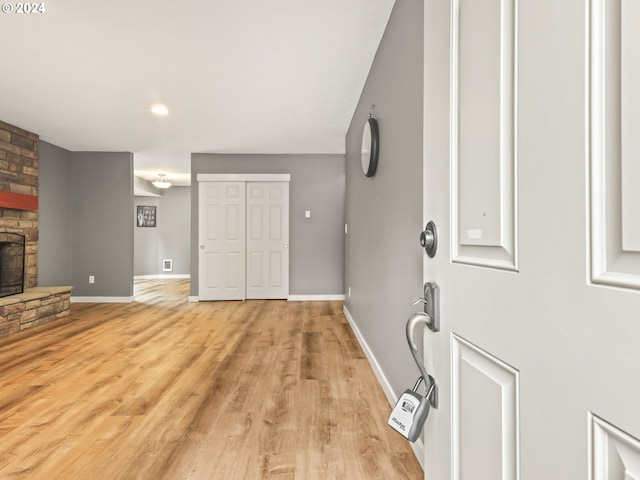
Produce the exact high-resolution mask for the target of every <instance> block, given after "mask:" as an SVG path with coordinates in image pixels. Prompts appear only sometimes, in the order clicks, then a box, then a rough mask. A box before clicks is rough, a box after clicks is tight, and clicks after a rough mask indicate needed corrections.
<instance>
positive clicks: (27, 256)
mask: <svg viewBox="0 0 640 480" xmlns="http://www.w3.org/2000/svg"><path fill="white" fill-rule="evenodd" d="M38 141H39V138H38V135H36V134H35V133H31V132H28V131H26V130H23V129H21V128H17V127H14V126H13V125H9V124H7V123H4V122H1V121H0V257H2V256H3V254H4V253H6V255H7V257H13V258H12V259H11V260H7V262H9V263H8V264H7V266H5V264H4V260H0V262H2V263H0V269H2V270H1V271H0V337H3V336H6V335H10V334H12V333H15V332H18V331H21V330H24V329H26V328H29V327H32V326H35V325H39V324H41V323H46V322H49V321H51V320H55V319H57V318H62V317H64V316H66V315H68V314H69V303H70V296H71V287H38V285H37V283H38V171H39V161H40V158H39V150H38ZM20 238H21V239H22V240H21V244H22V245H21V247H17V246H16V239H20ZM17 243H20V241H18V242H17ZM19 250H21V253H18V251H19ZM20 255H22V256H23V259H22V285H20V286H19V287H18V285H17V284H18V281H17V280H16V278H17V275H18V272H17V270H19V266H18V264H19V260H18V259H17V257H19V256H20ZM5 272H6V275H7V276H8V277H7V278H9V279H8V280H7V283H8V284H10V285H8V286H3V274H5Z"/></svg>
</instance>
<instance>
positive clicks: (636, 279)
mask: <svg viewBox="0 0 640 480" xmlns="http://www.w3.org/2000/svg"><path fill="white" fill-rule="evenodd" d="M593 12H594V20H593V22H592V36H593V47H592V48H593V51H592V62H591V78H592V88H591V102H592V114H591V128H592V136H591V148H592V154H591V168H592V171H593V176H592V184H591V186H592V192H593V200H592V201H593V203H592V236H593V245H592V253H591V258H592V263H593V272H592V275H593V281H594V282H596V283H601V284H606V285H617V286H623V287H625V286H626V287H632V288H640V276H639V275H638V272H640V208H638V205H640V190H639V189H638V185H640V162H638V157H639V156H640V136H639V135H638V131H639V129H640V108H638V105H640V83H639V82H640V57H639V56H638V42H639V41H640V34H639V33H638V26H639V25H640V22H639V21H638V19H639V18H640V7H638V2H633V1H622V0H609V1H605V0H594V1H593Z"/></svg>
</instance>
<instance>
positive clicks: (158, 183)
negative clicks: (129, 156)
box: [151, 173, 171, 188]
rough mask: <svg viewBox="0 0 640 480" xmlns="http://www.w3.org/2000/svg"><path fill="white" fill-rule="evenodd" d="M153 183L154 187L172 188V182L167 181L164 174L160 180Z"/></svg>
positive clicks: (159, 176) (159, 177)
mask: <svg viewBox="0 0 640 480" xmlns="http://www.w3.org/2000/svg"><path fill="white" fill-rule="evenodd" d="M151 183H152V184H153V186H154V187H158V188H169V187H170V186H171V182H170V181H169V180H167V179H166V178H165V176H164V174H162V173H161V174H159V175H158V178H157V179H156V180H154V181H153V182H151Z"/></svg>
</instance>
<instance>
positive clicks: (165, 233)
mask: <svg viewBox="0 0 640 480" xmlns="http://www.w3.org/2000/svg"><path fill="white" fill-rule="evenodd" d="M160 207H161V209H160V211H159V213H158V214H159V215H161V217H160V218H159V219H158V229H159V232H160V244H159V250H158V253H159V255H160V260H163V259H165V258H166V259H171V260H173V272H171V273H172V274H173V275H187V274H189V273H190V270H191V235H190V233H191V187H171V188H170V189H169V190H168V191H166V192H165V194H164V195H163V196H162V198H160ZM160 267H162V265H160ZM161 270H162V268H161ZM160 273H163V272H160Z"/></svg>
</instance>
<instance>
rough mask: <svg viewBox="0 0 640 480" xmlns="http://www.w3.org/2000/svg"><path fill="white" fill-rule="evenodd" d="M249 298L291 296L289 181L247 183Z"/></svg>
mask: <svg viewBox="0 0 640 480" xmlns="http://www.w3.org/2000/svg"><path fill="white" fill-rule="evenodd" d="M247 208H248V211H249V217H250V218H249V222H248V225H247V262H248V263H247V272H248V273H247V275H248V278H249V283H248V285H247V298H287V297H288V295H289V253H288V252H289V250H288V248H289V245H288V244H289V183H288V182H250V183H247Z"/></svg>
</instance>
